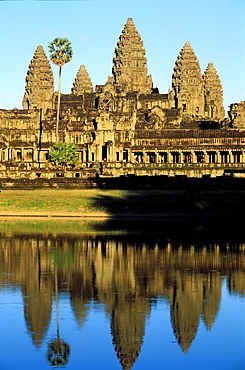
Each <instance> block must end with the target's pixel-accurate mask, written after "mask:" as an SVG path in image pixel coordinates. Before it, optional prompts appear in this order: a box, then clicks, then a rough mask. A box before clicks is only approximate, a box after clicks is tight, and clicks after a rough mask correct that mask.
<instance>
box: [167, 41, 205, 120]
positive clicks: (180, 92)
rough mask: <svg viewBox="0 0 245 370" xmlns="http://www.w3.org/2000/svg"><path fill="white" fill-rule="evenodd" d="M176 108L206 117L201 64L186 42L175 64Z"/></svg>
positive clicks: (173, 84)
mask: <svg viewBox="0 0 245 370" xmlns="http://www.w3.org/2000/svg"><path fill="white" fill-rule="evenodd" d="M172 87H173V90H174V99H175V108H179V109H181V110H182V112H183V113H187V114H191V115H195V116H201V117H202V116H204V87H203V78H202V75H201V69H200V66H199V62H198V60H197V58H196V55H195V54H194V52H193V50H192V47H191V45H190V43H189V42H186V43H185V45H184V47H183V49H182V50H181V51H180V53H179V56H178V58H177V60H176V62H175V67H174V73H173V76H172Z"/></svg>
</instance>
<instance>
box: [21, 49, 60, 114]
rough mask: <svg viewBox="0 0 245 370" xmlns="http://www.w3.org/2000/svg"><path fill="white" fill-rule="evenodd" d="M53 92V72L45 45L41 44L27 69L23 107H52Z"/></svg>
mask: <svg viewBox="0 0 245 370" xmlns="http://www.w3.org/2000/svg"><path fill="white" fill-rule="evenodd" d="M53 93H54V78H53V72H52V69H51V66H50V63H49V61H48V58H47V56H46V54H45V52H44V50H43V47H42V46H40V45H39V46H38V47H37V49H36V51H35V53H34V55H33V59H32V60H31V62H30V64H29V68H28V71H27V76H26V86H25V95H24V98H23V108H24V109H32V108H43V109H45V108H50V107H51V106H52V98H53Z"/></svg>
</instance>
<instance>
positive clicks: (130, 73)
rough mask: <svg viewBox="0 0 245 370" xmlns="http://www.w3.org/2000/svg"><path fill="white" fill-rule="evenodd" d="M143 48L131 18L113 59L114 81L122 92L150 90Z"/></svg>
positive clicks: (149, 77) (150, 80)
mask: <svg viewBox="0 0 245 370" xmlns="http://www.w3.org/2000/svg"><path fill="white" fill-rule="evenodd" d="M146 65H147V60H146V57H145V49H144V48H143V42H142V40H141V37H140V35H139V33H138V31H137V30H136V28H135V25H134V22H133V19H132V18H128V20H127V23H126V24H125V27H124V29H123V31H122V34H121V35H120V37H119V41H118V43H117V47H116V49H115V57H114V59H113V68H112V73H113V76H114V83H115V85H116V86H118V87H119V88H120V90H122V91H124V92H130V91H137V92H139V93H141V94H150V93H151V92H152V78H151V76H147V72H148V71H147V67H146Z"/></svg>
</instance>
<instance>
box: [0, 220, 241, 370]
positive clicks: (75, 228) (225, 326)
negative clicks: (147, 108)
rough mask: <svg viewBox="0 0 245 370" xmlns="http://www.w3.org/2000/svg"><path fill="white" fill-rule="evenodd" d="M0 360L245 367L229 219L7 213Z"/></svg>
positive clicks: (17, 364)
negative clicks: (11, 216)
mask: <svg viewBox="0 0 245 370" xmlns="http://www.w3.org/2000/svg"><path fill="white" fill-rule="evenodd" d="M0 235H1V238H0V315H1V331H0V345H1V357H0V369H1V370H19V369H35V370H37V369H42V370H43V369H52V368H60V367H61V368H66V369H80V368H81V369H86V370H88V369H93V370H94V369H96V370H97V369H115V370H116V369H125V370H126V369H127V370H129V369H134V370H137V369H185V368H190V369H223V370H224V369H229V370H231V369H237V370H242V369H244V368H245V351H244V348H245V320H244V311H245V310H244V308H245V235H244V233H243V230H241V228H239V227H238V226H237V225H236V224H234V225H233V224H232V223H231V222H229V223H228V222H227V223H224V222H222V223H216V224H215V225H214V224H213V223H212V224H208V223H203V224H195V223H194V222H190V221H189V222H186V223H185V222H181V223H166V222H160V221H154V222H150V221H149V220H148V221H146V220H145V221H143V220H136V221H133V220H131V221H129V222H126V221H123V220H119V221H98V222H91V221H81V220H67V221H62V220H48V221H46V222H44V221H40V220H32V221H22V220H9V221H6V220H5V221H4V220H3V221H0Z"/></svg>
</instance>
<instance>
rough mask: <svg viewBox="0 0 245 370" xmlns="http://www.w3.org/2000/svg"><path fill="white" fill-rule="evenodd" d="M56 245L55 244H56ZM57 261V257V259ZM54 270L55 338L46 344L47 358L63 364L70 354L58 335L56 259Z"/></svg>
mask: <svg viewBox="0 0 245 370" xmlns="http://www.w3.org/2000/svg"><path fill="white" fill-rule="evenodd" d="M56 247H57V245H56ZM58 261H59V259H58ZM54 265H55V271H54V278H55V303H56V329H57V331H56V333H57V338H56V340H54V341H52V342H50V343H49V344H48V351H47V360H48V362H49V363H50V364H51V365H52V366H64V365H66V364H67V362H68V360H69V356H70V345H69V344H68V343H66V342H64V341H63V340H62V339H61V337H60V313H59V290H58V274H57V261H54Z"/></svg>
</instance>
